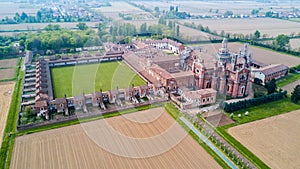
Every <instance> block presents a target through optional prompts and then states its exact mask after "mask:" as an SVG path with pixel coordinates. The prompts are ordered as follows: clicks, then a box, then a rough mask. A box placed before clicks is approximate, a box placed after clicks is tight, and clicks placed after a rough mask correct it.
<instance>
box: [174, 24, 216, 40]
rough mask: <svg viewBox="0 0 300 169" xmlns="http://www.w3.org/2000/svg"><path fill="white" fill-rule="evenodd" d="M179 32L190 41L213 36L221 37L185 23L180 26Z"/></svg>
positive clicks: (208, 38)
mask: <svg viewBox="0 0 300 169" xmlns="http://www.w3.org/2000/svg"><path fill="white" fill-rule="evenodd" d="M179 33H180V36H182V38H184V39H186V40H189V41H198V40H210V39H211V38H212V37H214V38H217V39H220V38H219V37H216V36H213V35H210V34H208V33H205V32H202V31H200V30H196V29H192V28H189V27H186V26H183V25H180V26H179Z"/></svg>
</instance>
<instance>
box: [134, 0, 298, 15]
mask: <svg viewBox="0 0 300 169" xmlns="http://www.w3.org/2000/svg"><path fill="white" fill-rule="evenodd" d="M134 3H136V4H140V5H144V6H146V7H147V8H150V9H152V10H153V9H154V8H155V7H156V6H157V7H159V9H160V10H161V11H163V10H169V8H170V6H171V5H172V6H178V7H179V11H184V12H188V13H191V14H193V15H213V14H224V13H225V12H226V11H228V10H230V11H232V12H233V13H234V14H244V15H245V14H247V15H249V14H251V11H252V9H259V8H262V9H261V10H260V12H266V11H268V10H269V9H270V7H272V9H274V10H276V11H283V10H286V9H292V7H295V8H297V7H299V6H300V5H299V3H297V2H293V1H291V2H286V1H285V2H276V3H263V2H256V1H226V2H225V1H193V2H192V3H191V1H186V0H185V1H134ZM296 6H297V7H296ZM210 10H211V11H210ZM217 10H218V12H217Z"/></svg>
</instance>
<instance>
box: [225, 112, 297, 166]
mask: <svg viewBox="0 0 300 169" xmlns="http://www.w3.org/2000/svg"><path fill="white" fill-rule="evenodd" d="M299 118H300V110H296V111H293V112H290V113H286V114H282V115H278V116H274V117H270V118H267V119H263V120H259V121H255V122H251V123H247V124H243V125H239V126H236V127H232V128H229V130H228V132H229V133H230V134H231V135H232V136H233V137H234V138H236V139H237V140H238V141H239V142H240V143H242V144H243V145H244V146H245V147H247V148H248V149H249V150H250V151H251V152H253V153H254V154H255V155H256V156H258V157H259V158H260V159H261V160H262V161H264V162H265V163H266V164H267V165H268V166H269V167H271V168H274V169H275V168H278V169H281V168H285V169H289V168H291V169H292V168H299V166H300V144H299V140H300V135H299V130H300V123H299Z"/></svg>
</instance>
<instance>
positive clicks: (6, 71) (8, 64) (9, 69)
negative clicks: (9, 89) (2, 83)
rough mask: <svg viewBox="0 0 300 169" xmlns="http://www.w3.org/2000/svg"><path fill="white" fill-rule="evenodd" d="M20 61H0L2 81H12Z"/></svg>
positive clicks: (0, 78) (0, 77)
mask: <svg viewBox="0 0 300 169" xmlns="http://www.w3.org/2000/svg"><path fill="white" fill-rule="evenodd" d="M17 63H18V59H3V60H0V80H4V79H11V78H13V77H14V75H15V71H16V65H17Z"/></svg>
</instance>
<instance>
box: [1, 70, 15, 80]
mask: <svg viewBox="0 0 300 169" xmlns="http://www.w3.org/2000/svg"><path fill="white" fill-rule="evenodd" d="M15 72H16V69H15V68H7V69H0V80H4V79H11V78H13V77H14V75H15Z"/></svg>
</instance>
